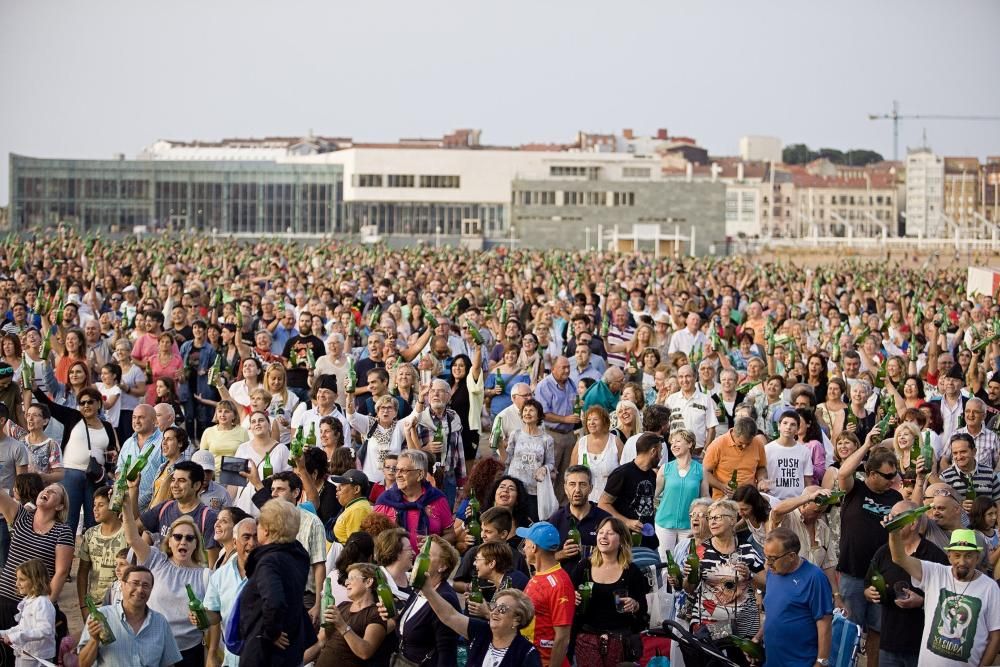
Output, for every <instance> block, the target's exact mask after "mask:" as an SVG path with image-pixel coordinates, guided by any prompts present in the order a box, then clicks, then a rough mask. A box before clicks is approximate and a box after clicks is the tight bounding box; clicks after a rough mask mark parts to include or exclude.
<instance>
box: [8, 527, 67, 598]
mask: <svg viewBox="0 0 1000 667" xmlns="http://www.w3.org/2000/svg"><path fill="white" fill-rule="evenodd" d="M34 520H35V512H34V510H26V509H24V507H20V508H18V510H17V514H16V515H15V516H14V523H13V525H12V526H11V528H10V550H9V551H8V556H7V565H6V566H4V568H3V573H2V574H0V597H2V598H5V599H7V600H14V601H19V600H20V599H21V595H19V594H18V592H17V587H16V585H15V583H14V571H15V570H16V569H17V568H18V566H20V565H21V564H22V563H25V562H27V561H29V560H31V559H33V558H37V559H38V560H40V561H42V563H44V564H45V572H46V573H47V574H48V577H49V578H50V579H51V578H52V577H54V576H55V573H56V547H58V546H67V547H69V548H70V549H72V548H73V547H75V546H76V540H75V539H74V535H73V531H71V530H70V529H69V525H68V524H65V523H59V522H56V523H54V524H53V525H52V527H51V528H49V530H48V532H47V533H44V534H42V533H36V532H35V529H34V525H33V522H34Z"/></svg>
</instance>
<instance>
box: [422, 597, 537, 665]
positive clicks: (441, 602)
mask: <svg viewBox="0 0 1000 667" xmlns="http://www.w3.org/2000/svg"><path fill="white" fill-rule="evenodd" d="M421 595H423V596H424V597H425V598H426V599H427V604H429V605H430V608H431V610H432V611H433V612H434V614H435V615H436V616H437V618H438V620H439V621H440V622H441V623H443V624H444V625H446V626H447V627H448V628H450V629H451V630H453V631H455V632H457V633H458V634H460V635H462V637H465V638H466V639H468V640H469V653H468V661H467V662H466V664H468V665H492V666H493V667H541V664H542V662H541V657H540V656H539V654H538V650H537V649H536V648H535V646H534V644H532V643H531V642H530V641H528V639H527V638H526V637H525V636H524V635H522V634H521V630H523V629H524V628H526V627H528V626H530V625H531V624H532V622H533V621H534V619H535V608H534V606H533V605H532V604H531V600H530V599H529V598H528V596H527V595H525V594H524V593H522V592H521V591H518V590H514V589H511V588H507V589H504V590H502V591H500V592H499V593H497V594H496V596H495V597H494V599H493V601H492V602H490V603H489V604H488V607H489V612H490V613H489V619H488V620H487V621H483V620H480V619H479V618H473V617H469V616H465V615H463V614H462V613H460V612H459V611H458V610H456V609H454V608H453V606H452V605H451V604H450V602H449V601H448V600H447V599H445V598H443V597H441V595H439V594H438V592H437V591H436V590H435V588H434V586H433V585H432V584H431V582H430V580H429V578H428V581H427V582H426V583H425V584H424V588H423V590H422V591H421Z"/></svg>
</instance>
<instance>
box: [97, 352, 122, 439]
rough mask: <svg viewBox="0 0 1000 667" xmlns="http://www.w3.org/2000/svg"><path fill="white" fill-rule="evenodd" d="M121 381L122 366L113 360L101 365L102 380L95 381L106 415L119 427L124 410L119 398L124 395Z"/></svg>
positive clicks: (112, 423) (113, 424)
mask: <svg viewBox="0 0 1000 667" xmlns="http://www.w3.org/2000/svg"><path fill="white" fill-rule="evenodd" d="M121 382H122V367H121V366H119V365H118V364H116V363H115V362H113V361H112V362H111V363H110V364H104V365H103V366H101V381H100V382H96V383H94V386H95V387H97V391H99V392H101V403H102V407H103V408H104V417H105V419H107V420H108V422H110V423H111V425H112V426H114V427H115V428H118V422H119V420H120V417H121V412H122V405H121V402H120V401H119V400H118V399H119V398H121V395H122V390H121V386H120V385H121Z"/></svg>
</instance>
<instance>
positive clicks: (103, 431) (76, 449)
mask: <svg viewBox="0 0 1000 667" xmlns="http://www.w3.org/2000/svg"><path fill="white" fill-rule="evenodd" d="M34 396H35V398H36V399H37V400H38V401H39V402H40V403H43V404H45V405H46V406H47V407H48V409H49V411H50V412H51V413H52V416H53V417H55V418H56V419H58V420H59V421H60V422H62V425H63V436H62V453H63V456H62V459H63V468H64V469H65V472H64V473H63V480H62V485H63V486H64V487H65V488H66V493H67V494H68V495H69V518H68V520H67V521H68V523H69V527H70V529H71V530H72V531H73V534H74V535H76V527H77V525H78V524H79V522H80V509H81V508H82V509H83V525H84V528H90V527H91V526H93V525H94V491H95V490H96V488H97V480H94V479H91V478H89V477H88V476H87V468H88V466H89V465H90V461H91V459H92V458H93V460H95V461H96V462H97V465H99V466H100V467H101V468H102V469H103V468H104V466H105V462H106V461H107V453H108V451H109V450H110V451H117V449H118V441H117V439H116V437H115V431H114V429H113V428H111V424H109V423H108V422H106V421H104V420H103V419H101V418H100V417H99V416H98V415H99V413H100V409H101V392H99V391H97V390H96V389H94V388H93V387H84V388H83V389H81V390H80V392H79V393H78V394H77V398H76V401H75V402H76V404H77V405H78V406H79V407H78V408H77V409H74V408H69V407H64V406H62V405H59V404H57V403H54V402H52V401H51V400H50V399H49V397H48V396H46V395H45V392H43V391H41V390H38V389H36V390H35V391H34ZM100 481H101V482H102V483H103V480H100Z"/></svg>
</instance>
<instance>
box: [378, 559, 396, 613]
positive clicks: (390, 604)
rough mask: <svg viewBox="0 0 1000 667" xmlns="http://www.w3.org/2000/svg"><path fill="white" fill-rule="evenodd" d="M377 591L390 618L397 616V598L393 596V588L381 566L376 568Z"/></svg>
mask: <svg viewBox="0 0 1000 667" xmlns="http://www.w3.org/2000/svg"><path fill="white" fill-rule="evenodd" d="M375 592H376V593H377V594H378V599H379V602H381V603H382V606H383V607H385V614H386V616H388V617H389V618H395V617H396V599H395V598H394V597H393V596H392V589H391V588H389V582H388V581H387V580H386V578H385V573H384V572H382V568H381V567H376V568H375Z"/></svg>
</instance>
